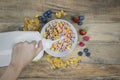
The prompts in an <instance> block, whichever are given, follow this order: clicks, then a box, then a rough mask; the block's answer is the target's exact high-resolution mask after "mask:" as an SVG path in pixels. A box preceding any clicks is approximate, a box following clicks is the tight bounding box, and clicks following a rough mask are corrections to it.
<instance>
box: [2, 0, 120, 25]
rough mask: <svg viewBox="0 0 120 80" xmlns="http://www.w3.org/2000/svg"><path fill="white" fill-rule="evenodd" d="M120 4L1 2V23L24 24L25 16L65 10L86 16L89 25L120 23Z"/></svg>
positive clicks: (100, 0) (101, 0)
mask: <svg viewBox="0 0 120 80" xmlns="http://www.w3.org/2000/svg"><path fill="white" fill-rule="evenodd" d="M88 3H89V4H88ZM119 3H120V1H119V0H97V1H96V0H84V1H80V0H76V1H74V0H69V1H66V0H64V1H63V0H56V1H54V0H51V1H49V0H35V1H33V0H25V1H24V0H12V1H10V0H1V1H0V13H1V14H0V22H22V20H23V18H24V17H25V16H30V17H33V16H34V15H35V14H36V13H40V14H42V13H43V12H44V11H46V10H48V9H52V11H53V12H56V11H58V10H61V9H64V10H65V11H67V12H68V14H69V15H80V14H81V15H85V17H86V21H85V22H87V23H104V22H107V23H111V22H112V23H113V22H117V23H119V22H120V16H119V15H120V5H119Z"/></svg>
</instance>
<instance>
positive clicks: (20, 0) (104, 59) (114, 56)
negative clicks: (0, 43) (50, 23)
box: [0, 0, 120, 80]
mask: <svg viewBox="0 0 120 80" xmlns="http://www.w3.org/2000/svg"><path fill="white" fill-rule="evenodd" d="M48 9H51V10H52V11H53V17H52V19H55V17H54V13H55V12H57V11H59V10H61V9H63V10H65V11H66V12H67V13H68V16H66V17H63V18H62V19H65V20H68V21H69V22H70V23H72V24H73V25H74V26H75V28H76V30H77V31H78V30H79V29H80V28H84V27H87V28H88V33H87V35H88V36H90V41H89V42H87V43H86V45H85V47H88V48H89V50H90V52H91V56H90V57H86V56H84V55H83V56H82V60H81V63H79V65H78V66H69V67H67V68H64V69H55V70H53V69H51V67H50V64H49V63H48V62H47V61H46V59H45V57H43V58H42V59H41V61H39V62H37V63H30V64H29V65H28V66H27V67H26V68H25V69H24V70H23V72H22V73H21V75H20V77H19V78H18V80H54V79H58V80H80V79H92V80H93V79H95V80H96V79H100V80H102V79H108V80H109V79H120V0H68V1H67V0H0V32H6V31H14V30H18V28H19V27H20V26H21V25H23V19H24V17H26V16H29V17H31V18H33V17H34V15H35V14H37V13H39V14H41V15H42V13H43V12H44V11H46V10H48ZM72 15H84V16H85V20H84V21H83V25H82V26H78V25H77V24H76V23H74V22H73V21H72V20H71V16H72ZM80 40H81V36H80V35H79V41H80ZM80 50H83V48H81V47H79V46H78V45H77V47H76V49H75V50H74V51H73V52H72V53H71V54H70V55H69V56H67V57H64V58H63V59H66V58H69V57H71V56H76V55H77V52H78V51H80ZM5 69H6V67H2V68H0V76H1V75H2V74H3V73H4V71H5Z"/></svg>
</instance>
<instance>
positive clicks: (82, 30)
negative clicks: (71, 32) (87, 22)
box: [79, 29, 87, 35]
mask: <svg viewBox="0 0 120 80" xmlns="http://www.w3.org/2000/svg"><path fill="white" fill-rule="evenodd" d="M79 33H80V34H81V35H86V34H87V30H86V29H80V31H79Z"/></svg>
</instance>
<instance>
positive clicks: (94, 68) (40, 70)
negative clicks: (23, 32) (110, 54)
mask: <svg viewBox="0 0 120 80" xmlns="http://www.w3.org/2000/svg"><path fill="white" fill-rule="evenodd" d="M3 69H5V68H3ZM3 69H2V68H1V69H0V75H1V74H2V73H3V72H4V70H3ZM109 77H110V78H112V77H113V79H114V78H115V77H116V78H119V79H120V65H105V64H84V63H80V64H79V65H78V66H76V67H75V66H69V67H67V68H64V69H56V70H53V69H50V66H49V64H48V63H47V62H46V61H45V60H42V61H41V62H38V63H31V64H29V66H27V67H26V68H25V69H24V70H23V72H22V73H21V75H20V77H19V78H20V79H23V80H27V79H29V78H38V79H39V78H41V79H48V80H49V79H63V80H65V79H71V80H73V79H74V80H75V79H76V80H79V79H99V78H101V79H104V78H108V79H109Z"/></svg>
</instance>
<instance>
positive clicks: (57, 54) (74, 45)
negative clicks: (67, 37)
mask: <svg viewBox="0 0 120 80" xmlns="http://www.w3.org/2000/svg"><path fill="white" fill-rule="evenodd" d="M57 21H63V22H65V23H67V24H68V25H69V26H70V28H71V30H72V31H73V32H74V33H75V39H74V43H73V44H72V48H71V49H70V50H67V51H64V52H57V53H56V52H53V51H51V50H50V49H46V50H45V51H46V52H47V53H48V54H50V55H52V56H54V57H63V56H66V55H67V54H69V53H71V52H72V51H73V50H74V49H75V47H76V45H77V40H78V35H77V31H76V29H75V28H74V26H73V25H72V24H71V23H69V22H68V21H66V20H63V19H54V20H51V21H49V22H48V23H47V24H45V26H44V27H43V28H42V31H41V36H42V38H43V33H44V32H45V29H46V28H47V27H48V26H49V24H50V23H55V22H57ZM43 45H44V43H43Z"/></svg>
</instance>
